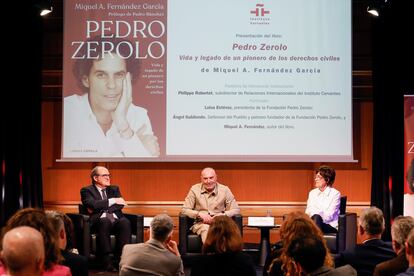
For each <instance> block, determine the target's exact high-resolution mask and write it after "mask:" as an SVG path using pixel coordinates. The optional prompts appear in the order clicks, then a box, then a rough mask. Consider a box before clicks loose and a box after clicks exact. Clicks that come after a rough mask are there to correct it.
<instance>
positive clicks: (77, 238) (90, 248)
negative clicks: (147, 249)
mask: <svg viewBox="0 0 414 276" xmlns="http://www.w3.org/2000/svg"><path fill="white" fill-rule="evenodd" d="M78 207H79V214H76V213H67V215H68V217H69V218H70V219H71V220H72V222H73V231H74V233H73V234H72V243H73V245H72V246H73V247H74V248H77V249H78V251H79V254H82V255H84V256H86V257H88V260H90V261H94V260H96V248H97V243H96V234H95V233H92V232H91V228H90V225H89V215H88V212H87V210H86V208H85V207H84V206H83V205H82V204H79V205H78ZM124 216H125V217H126V218H127V219H128V220H129V221H130V223H131V243H141V242H143V241H144V216H143V215H136V214H126V213H124ZM115 243H116V239H115V236H114V235H111V249H112V251H114V250H115Z"/></svg>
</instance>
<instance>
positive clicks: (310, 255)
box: [287, 236, 357, 276]
mask: <svg viewBox="0 0 414 276" xmlns="http://www.w3.org/2000/svg"><path fill="white" fill-rule="evenodd" d="M326 253H327V252H326V248H325V246H324V245H323V242H322V238H321V237H318V236H307V237H306V236H302V237H299V238H296V239H294V240H293V241H292V242H291V243H290V245H289V247H288V249H287V255H288V256H289V257H290V258H292V259H293V260H294V261H295V263H296V266H297V271H298V272H299V273H301V272H302V274H300V275H303V274H306V275H325V276H328V275H337V276H338V275H344V276H345V275H355V276H356V275H357V273H356V271H355V269H353V268H352V267H351V266H350V265H344V266H341V267H338V268H332V267H328V266H325V265H324V263H325V258H326Z"/></svg>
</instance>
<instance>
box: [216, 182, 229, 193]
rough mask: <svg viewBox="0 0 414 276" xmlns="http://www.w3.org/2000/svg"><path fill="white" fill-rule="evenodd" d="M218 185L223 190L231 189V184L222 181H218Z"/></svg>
mask: <svg viewBox="0 0 414 276" xmlns="http://www.w3.org/2000/svg"><path fill="white" fill-rule="evenodd" d="M217 187H218V188H219V189H222V190H229V191H230V187H229V186H227V185H225V184H222V183H218V182H217Z"/></svg>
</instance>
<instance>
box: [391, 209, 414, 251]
mask: <svg viewBox="0 0 414 276" xmlns="http://www.w3.org/2000/svg"><path fill="white" fill-rule="evenodd" d="M411 229H414V218H413V217H410V216H398V217H396V218H395V219H394V223H393V224H392V226H391V236H392V247H393V249H394V251H395V252H396V253H399V252H400V251H401V250H404V247H405V241H406V240H407V237H408V234H409V233H410V231H411Z"/></svg>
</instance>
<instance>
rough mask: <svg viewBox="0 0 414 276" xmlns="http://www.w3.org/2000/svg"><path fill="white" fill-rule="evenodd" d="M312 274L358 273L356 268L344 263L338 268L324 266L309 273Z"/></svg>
mask: <svg viewBox="0 0 414 276" xmlns="http://www.w3.org/2000/svg"><path fill="white" fill-rule="evenodd" d="M309 275H310V276H319V275H323V276H342V275H343V276H348V275H351V276H352V275H355V276H356V275H357V272H356V270H355V269H354V268H353V267H352V266H350V265H344V266H341V267H337V268H332V267H327V266H322V267H320V268H318V269H317V270H315V271H313V272H312V273H310V274H309Z"/></svg>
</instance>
